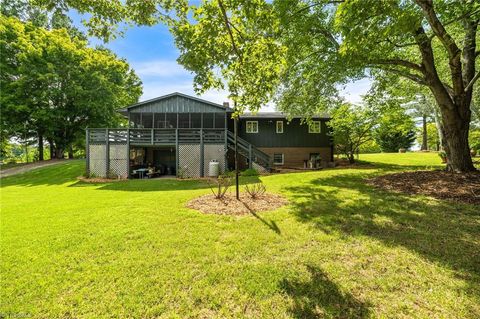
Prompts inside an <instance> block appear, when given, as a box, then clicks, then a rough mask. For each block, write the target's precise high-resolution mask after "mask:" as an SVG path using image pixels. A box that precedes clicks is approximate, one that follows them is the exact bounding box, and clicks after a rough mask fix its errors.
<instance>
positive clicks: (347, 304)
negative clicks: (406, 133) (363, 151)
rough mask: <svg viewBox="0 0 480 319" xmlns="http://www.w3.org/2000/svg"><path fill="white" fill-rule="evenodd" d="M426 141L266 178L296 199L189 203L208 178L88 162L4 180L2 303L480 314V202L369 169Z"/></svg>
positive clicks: (382, 167)
mask: <svg viewBox="0 0 480 319" xmlns="http://www.w3.org/2000/svg"><path fill="white" fill-rule="evenodd" d="M429 155H430V154H421V153H417V154H407V155H405V154H378V155H375V156H373V155H368V156H366V157H364V156H362V159H363V160H369V161H374V162H372V163H373V164H374V165H376V166H374V167H370V166H368V167H364V168H359V169H331V170H323V171H317V172H307V173H294V174H280V175H271V176H265V177H261V180H262V181H263V182H264V183H265V184H266V186H267V189H268V191H270V192H276V193H282V194H284V195H285V196H286V197H288V198H289V199H290V202H291V204H290V205H289V206H287V207H284V208H282V209H279V210H277V211H273V212H263V213H259V214H258V217H255V216H245V217H228V216H217V215H207V214H202V213H199V212H197V211H194V210H191V209H188V208H185V206H184V205H185V203H186V202H187V201H188V200H189V199H191V198H194V197H196V196H200V195H203V194H207V193H209V192H210V190H209V189H208V187H207V186H206V185H205V184H204V183H203V182H200V181H177V180H132V181H127V182H117V183H102V184H86V183H81V182H78V181H77V180H76V177H77V176H79V175H81V174H82V171H83V168H84V163H83V162H81V161H71V162H67V163H65V164H60V165H57V166H51V167H46V168H42V169H38V170H35V171H32V172H29V173H25V174H23V175H18V176H12V177H8V178H5V179H2V180H1V183H2V188H1V225H0V227H1V228H0V231H1V237H0V244H1V246H0V249H1V250H0V252H1V279H2V280H1V292H0V293H1V294H0V313H2V315H3V316H4V317H7V318H8V316H17V317H18V316H20V315H21V316H28V317H33V318H316V317H320V318H338V317H340V318H369V317H377V318H412V317H414V318H433V317H435V318H478V317H480V213H479V208H478V207H474V206H469V205H461V204H455V203H451V202H445V201H439V200H434V199H431V198H428V197H421V196H406V195H402V194H395V193H388V192H384V191H380V190H376V189H373V188H372V187H370V186H367V185H366V184H365V183H364V178H367V177H370V176H373V175H376V174H384V173H388V172H389V171H390V170H392V169H395V170H398V169H399V168H398V165H396V164H398V163H400V165H399V166H402V165H403V166H404V169H405V168H408V169H412V168H415V165H417V167H419V168H425V167H430V166H435V165H436V164H437V163H438V158H437V157H431V160H426V159H425V158H424V157H423V156H429ZM395 156H398V161H397V162H396V161H394V162H393V163H392V164H390V165H391V166H388V165H387V164H385V163H390V162H391V161H392V158H395ZM404 156H410V158H409V162H408V163H407V164H402V163H403V159H402V158H403V157H404ZM367 157H368V158H367ZM413 160H415V162H413V164H412V161H413ZM375 162H378V163H381V164H376V163H375ZM414 164H415V165H414ZM400 169H401V168H400ZM247 181H248V180H243V182H247Z"/></svg>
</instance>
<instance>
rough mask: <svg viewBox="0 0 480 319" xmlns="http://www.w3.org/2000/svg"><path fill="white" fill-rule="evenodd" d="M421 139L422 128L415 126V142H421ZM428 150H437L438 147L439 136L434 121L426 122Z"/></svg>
mask: <svg viewBox="0 0 480 319" xmlns="http://www.w3.org/2000/svg"><path fill="white" fill-rule="evenodd" d="M422 139H423V128H421V127H417V143H418V144H421V143H422ZM427 141H428V150H434V151H438V150H439V149H440V138H439V137H438V129H437V125H436V124H435V123H427Z"/></svg>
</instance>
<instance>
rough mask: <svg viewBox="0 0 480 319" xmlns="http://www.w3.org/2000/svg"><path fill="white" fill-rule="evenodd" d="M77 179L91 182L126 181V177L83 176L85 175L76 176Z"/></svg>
mask: <svg viewBox="0 0 480 319" xmlns="http://www.w3.org/2000/svg"><path fill="white" fill-rule="evenodd" d="M77 179H78V180H79V181H81V182H84V183H92V184H96V183H111V182H122V181H123V182H124V181H127V179H126V178H103V177H85V176H79V177H77Z"/></svg>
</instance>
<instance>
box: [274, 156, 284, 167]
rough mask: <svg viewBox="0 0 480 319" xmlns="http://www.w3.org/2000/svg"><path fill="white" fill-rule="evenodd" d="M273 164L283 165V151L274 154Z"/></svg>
mask: <svg viewBox="0 0 480 319" xmlns="http://www.w3.org/2000/svg"><path fill="white" fill-rule="evenodd" d="M273 164H274V165H283V154H282V153H275V154H273Z"/></svg>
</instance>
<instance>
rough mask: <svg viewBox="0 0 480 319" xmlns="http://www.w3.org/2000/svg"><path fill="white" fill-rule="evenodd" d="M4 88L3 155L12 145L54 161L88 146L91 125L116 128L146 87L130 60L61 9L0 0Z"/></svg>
mask: <svg viewBox="0 0 480 319" xmlns="http://www.w3.org/2000/svg"><path fill="white" fill-rule="evenodd" d="M1 7H2V11H1V15H0V51H1V55H0V71H1V76H0V86H1V91H2V92H1V100H0V103H1V105H2V113H1V122H0V125H1V139H2V141H1V143H2V153H3V154H2V155H3V156H5V155H7V154H5V153H6V152H7V151H8V150H9V149H11V147H10V148H9V144H10V142H11V141H13V140H16V141H20V142H21V143H22V144H24V145H28V144H34V145H36V146H37V147H38V159H39V160H43V159H44V153H45V152H44V144H45V143H48V144H49V146H50V147H49V152H47V153H49V154H50V158H63V157H64V155H65V153H68V154H69V156H70V157H72V156H73V152H74V151H75V150H83V149H84V141H85V128H86V127H102V126H105V125H112V126H116V125H119V124H120V122H121V121H122V119H121V117H120V116H119V114H118V113H117V109H119V108H121V107H124V106H125V105H128V104H131V103H135V102H137V101H138V98H139V97H140V95H141V93H142V86H141V82H140V80H139V78H138V76H137V75H136V74H135V72H134V71H133V70H132V69H131V68H130V66H129V65H128V63H127V62H126V61H125V60H123V59H120V58H118V57H117V56H116V55H115V54H114V53H112V52H111V51H109V50H107V49H105V48H103V47H95V48H92V47H90V46H89V44H88V41H87V37H86V36H85V35H84V34H83V33H82V32H80V31H79V30H78V29H77V28H75V27H73V26H72V22H71V20H70V19H69V18H68V17H67V16H66V15H65V14H64V13H63V12H61V11H60V10H56V11H53V12H52V11H47V10H45V9H41V8H37V7H35V6H32V5H30V3H29V2H28V1H19V2H15V3H10V2H8V1H2V3H1Z"/></svg>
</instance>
